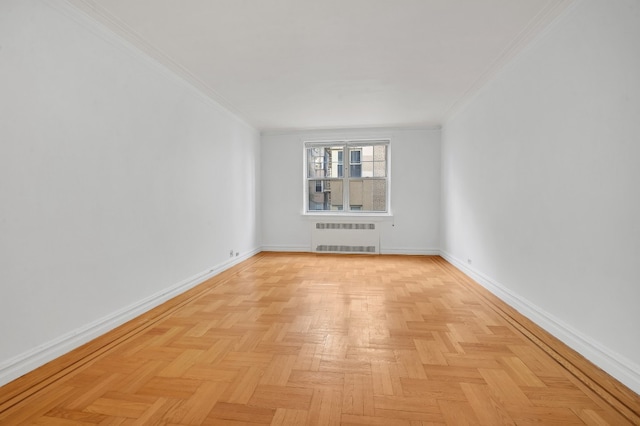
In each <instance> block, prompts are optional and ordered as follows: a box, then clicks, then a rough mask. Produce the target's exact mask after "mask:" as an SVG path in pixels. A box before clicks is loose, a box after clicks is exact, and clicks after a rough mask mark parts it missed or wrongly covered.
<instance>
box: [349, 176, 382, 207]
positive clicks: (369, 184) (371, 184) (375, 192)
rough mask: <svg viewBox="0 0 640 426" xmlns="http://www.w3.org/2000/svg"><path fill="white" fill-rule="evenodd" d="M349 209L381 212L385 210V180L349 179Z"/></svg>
mask: <svg viewBox="0 0 640 426" xmlns="http://www.w3.org/2000/svg"><path fill="white" fill-rule="evenodd" d="M349 206H350V208H351V210H362V211H369V212H383V211H386V210H387V182H386V181H385V180H382V179H371V180H369V179H366V180H365V179H356V180H351V181H349Z"/></svg>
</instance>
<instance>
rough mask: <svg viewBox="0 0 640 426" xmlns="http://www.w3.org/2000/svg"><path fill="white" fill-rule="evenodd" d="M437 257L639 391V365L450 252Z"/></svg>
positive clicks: (442, 252)
mask: <svg viewBox="0 0 640 426" xmlns="http://www.w3.org/2000/svg"><path fill="white" fill-rule="evenodd" d="M440 256H442V257H443V258H444V259H445V260H446V261H447V262H449V263H451V264H452V265H453V266H455V267H456V268H458V269H459V270H460V271H462V272H463V273H464V274H466V275H468V276H469V277H470V278H472V279H473V280H474V281H476V282H477V283H478V284H480V285H481V286H483V287H484V288H485V289H487V290H488V291H489V292H491V293H492V294H493V295H495V296H496V297H498V298H499V299H501V300H502V301H503V302H505V303H506V304H507V305H509V306H510V307H512V308H513V309H515V310H517V311H518V312H519V313H521V314H522V315H523V316H525V317H526V318H528V319H529V320H531V321H532V322H534V323H535V324H537V325H538V326H539V327H540V328H542V329H544V330H545V331H547V332H548V333H549V334H551V335H553V336H554V337H556V338H557V339H558V340H560V341H561V342H562V343H564V344H565V345H567V346H569V347H570V348H571V349H573V350H575V351H576V352H578V353H579V354H581V355H582V356H583V357H585V358H586V359H587V360H589V361H590V362H592V363H593V364H595V365H596V366H598V367H600V368H601V369H602V370H604V371H605V372H607V373H608V374H610V375H611V376H613V377H614V378H616V379H617V380H619V381H620V382H621V383H623V384H624V385H625V386H627V387H629V388H630V389H631V390H633V391H634V392H636V393H638V394H640V366H638V365H636V364H635V363H633V362H632V361H630V360H628V359H627V358H625V357H623V356H621V355H618V354H616V353H615V352H613V351H611V350H609V349H607V348H605V347H604V346H603V345H602V344H600V343H599V342H597V341H595V340H593V339H592V338H590V337H588V336H585V335H584V334H582V333H580V332H579V331H578V330H576V329H574V328H573V327H571V326H570V325H568V324H566V323H564V322H563V321H561V320H560V319H558V318H556V317H554V316H553V315H551V314H550V313H548V312H546V311H544V310H543V309H541V308H539V307H538V306H536V305H535V304H533V303H531V302H529V301H528V300H527V299H525V298H523V297H521V296H519V295H517V294H515V293H514V292H512V291H510V290H509V289H507V288H506V287H505V286H504V285H502V284H500V283H498V282H497V281H495V280H493V279H491V278H489V277H487V276H486V275H484V274H483V273H481V272H480V271H478V270H476V269H474V268H472V267H470V266H469V265H467V264H466V263H465V262H463V261H462V260H460V259H458V258H456V257H454V256H452V255H451V254H450V253H447V252H445V251H441V252H440Z"/></svg>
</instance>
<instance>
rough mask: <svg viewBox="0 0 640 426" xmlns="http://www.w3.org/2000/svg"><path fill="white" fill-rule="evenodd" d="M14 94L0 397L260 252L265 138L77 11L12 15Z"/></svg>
mask: <svg viewBox="0 0 640 426" xmlns="http://www.w3.org/2000/svg"><path fill="white" fill-rule="evenodd" d="M0 94H1V95H0V150H1V151H0V291H1V296H0V336H1V338H0V384H2V383H5V382H7V381H8V380H10V379H12V378H14V377H17V376H18V375H20V374H21V373H24V372H26V371H28V370H29V369H31V368H34V367H36V366H37V365H39V364H42V363H43V362H45V361H47V360H49V359H51V358H53V357H55V356H56V355H60V354H61V353H64V352H66V351H67V350H69V349H71V348H72V347H73V346H75V345H78V344H79V343H82V342H84V341H86V340H88V339H89V338H91V337H93V336H96V335H98V334H100V333H102V332H104V331H106V330H107V329H109V328H111V327H113V326H114V325H116V324H118V323H119V322H122V321H123V320H124V319H127V318H130V317H132V316H134V315H135V314H136V313H140V312H141V311H142V310H144V309H147V308H149V307H150V306H152V305H154V304H157V303H159V302H161V301H162V300H164V299H166V298H167V297H169V296H170V295H172V294H176V293H177V292H180V291H183V290H185V289H186V288H187V287H189V286H192V285H195V284H196V283H198V282H199V281H201V280H202V279H203V278H204V277H205V276H208V275H211V274H212V273H215V272H218V271H220V270H222V269H224V268H225V267H227V266H229V264H231V263H232V262H233V261H237V260H240V259H243V258H245V257H246V256H249V255H251V254H253V253H255V252H256V250H259V248H260V246H261V241H260V239H259V235H260V229H259V228H260V220H259V218H260V211H259V199H260V195H259V181H258V178H259V174H260V168H259V161H260V146H259V133H258V132H257V131H256V130H255V129H253V128H251V127H250V126H248V125H247V124H245V123H244V122H242V121H241V120H239V119H237V118H236V117H234V116H233V115H231V114H230V113H228V112H227V111H225V110H224V109H222V108H221V107H220V106H218V105H217V104H214V103H213V102H211V101H210V100H207V99H206V98H205V97H204V96H202V95H201V94H199V93H198V92H197V91H196V90H195V89H193V88H192V87H190V86H188V85H187V84H186V83H184V82H183V81H181V80H179V79H178V78H177V77H175V76H173V75H172V74H171V73H169V72H168V71H166V70H165V69H163V68H162V67H161V66H159V65H157V64H156V63H154V62H153V61H151V60H150V59H146V58H145V57H144V56H142V55H141V54H139V53H137V51H136V50H135V49H133V48H131V47H129V46H128V45H127V44H126V43H124V42H122V41H120V40H119V39H117V38H116V37H115V36H112V35H109V33H108V32H107V31H104V30H102V29H100V28H99V27H98V26H97V25H95V24H94V23H92V22H90V21H89V19H88V18H86V17H84V16H83V15H81V14H79V13H78V12H75V11H74V10H73V9H71V8H70V7H69V6H65V3H63V2H60V1H51V2H47V1H39V0H3V1H2V2H0ZM230 249H234V250H236V251H238V252H239V253H240V256H239V257H237V258H234V259H230V258H229V250H230ZM212 271H213V272H212ZM202 274H205V275H202ZM207 274H208V275H207ZM181 285H182V287H180V286H181ZM165 293H167V294H165Z"/></svg>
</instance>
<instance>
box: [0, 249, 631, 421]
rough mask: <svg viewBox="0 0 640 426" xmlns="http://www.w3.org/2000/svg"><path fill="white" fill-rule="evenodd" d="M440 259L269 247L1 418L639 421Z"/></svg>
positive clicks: (8, 390)
mask: <svg viewBox="0 0 640 426" xmlns="http://www.w3.org/2000/svg"><path fill="white" fill-rule="evenodd" d="M639 407H640V399H639V398H638V395H636V394H634V393H633V392H631V391H630V390H628V389H627V388H625V387H624V386H622V385H620V384H619V383H618V382H616V381H615V380H613V379H612V378H610V377H609V376H607V375H606V374H605V373H603V372H602V371H600V370H598V369H597V368H595V367H594V366H592V365H591V364H589V363H588V362H587V361H585V360H584V359H583V358H582V357H580V356H579V355H577V354H576V353H574V352H572V351H571V350H569V349H568V348H566V347H565V346H564V345H562V344H561V343H559V342H558V341H557V340H555V339H553V338H552V337H550V336H549V335H548V334H546V333H544V332H543V331H542V330H540V329H539V328H537V327H536V326H535V325H533V324H531V323H530V322H529V321H527V320H526V319H524V318H522V317H521V316H520V315H519V314H517V312H515V311H513V310H512V309H511V308H509V307H508V306H506V305H505V304H503V303H502V302H500V301H499V300H498V299H496V298H495V297H493V296H492V295H491V294H489V293H488V292H487V291H486V290H484V289H483V288H481V287H480V286H479V285H478V284H476V283H474V282H473V281H471V280H470V279H468V278H467V277H466V276H464V275H463V274H462V273H460V272H459V271H458V270H456V269H455V268H453V267H452V266H451V265H450V264H448V263H447V262H446V261H444V260H443V259H442V258H440V257H437V256H434V257H430V256H353V255H350V256H344V255H342V256H341V255H335V256H334V255H313V254H291V253H261V254H259V255H257V256H255V257H253V258H251V259H249V260H247V261H245V262H243V263H242V264H240V265H237V266H235V267H234V268H232V269H230V270H228V271H225V272H224V273H222V274H221V275H219V276H217V277H215V278H213V279H211V280H209V281H208V282H206V283H204V284H202V285H200V286H198V287H196V288H194V289H192V290H190V291H189V292H187V293H185V294H183V295H181V296H179V297H177V298H176V299H173V300H171V301H169V302H167V303H166V304H164V305H162V306H160V307H158V308H156V309H154V310H153V311H151V312H149V313H147V314H145V315H142V316H141V317H139V318H137V319H135V320H133V321H131V322H129V323H127V324H125V325H124V326H122V327H120V328H118V329H116V330H114V331H112V332H110V333H108V334H106V335H104V336H102V337H100V338H98V339H96V340H94V341H93V342H90V343H88V344H87V345H85V346H83V347H81V348H79V349H77V350H75V351H73V352H71V353H70V354H67V355H65V356H63V357H61V358H59V359H57V360H55V361H53V362H51V363H49V364H47V365H45V366H43V367H41V368H40V369H38V370H36V371H34V372H32V373H29V374H27V375H25V376H23V377H22V378H20V379H18V380H16V381H14V382H12V383H10V384H8V385H6V386H4V387H2V388H0V424H7V425H17V424H45V425H67V424H100V425H134V424H174V425H200V424H215V425H227V424H228V425H240V424H248V425H256V424H272V425H281V424H291V425H304V424H310V425H330V424H342V425H426V424H448V425H464V424H472V425H498V424H518V425H524V424H533V423H535V424H557V425H571V424H587V425H605V424H611V425H626V424H640V416H639V413H640V409H639Z"/></svg>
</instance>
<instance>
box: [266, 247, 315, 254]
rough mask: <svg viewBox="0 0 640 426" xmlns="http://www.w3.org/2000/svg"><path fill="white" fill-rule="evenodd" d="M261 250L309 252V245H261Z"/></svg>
mask: <svg viewBox="0 0 640 426" xmlns="http://www.w3.org/2000/svg"><path fill="white" fill-rule="evenodd" d="M262 251H282V252H287V251H290V252H298V253H305V252H309V253H310V252H311V246H262Z"/></svg>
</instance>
